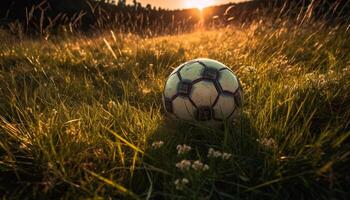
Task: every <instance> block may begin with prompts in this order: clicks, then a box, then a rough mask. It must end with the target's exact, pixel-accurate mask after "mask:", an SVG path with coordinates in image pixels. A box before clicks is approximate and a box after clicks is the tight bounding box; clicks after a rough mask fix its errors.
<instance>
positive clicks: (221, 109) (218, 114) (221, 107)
mask: <svg viewBox="0 0 350 200" xmlns="http://www.w3.org/2000/svg"><path fill="white" fill-rule="evenodd" d="M235 107H236V105H235V99H234V97H233V96H231V95H227V94H221V95H220V96H219V99H218V102H216V104H215V106H214V107H213V109H214V116H215V118H217V119H222V120H224V119H227V118H228V117H230V114H231V113H232V112H233V111H234V109H235Z"/></svg>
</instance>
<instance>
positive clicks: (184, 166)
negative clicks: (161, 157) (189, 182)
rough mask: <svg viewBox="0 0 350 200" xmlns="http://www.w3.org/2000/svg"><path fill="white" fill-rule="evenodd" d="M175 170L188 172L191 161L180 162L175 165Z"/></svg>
mask: <svg viewBox="0 0 350 200" xmlns="http://www.w3.org/2000/svg"><path fill="white" fill-rule="evenodd" d="M175 166H176V167H177V168H179V169H180V170H181V171H188V170H189V169H190V168H191V161H189V160H182V161H180V162H178V163H176V165H175Z"/></svg>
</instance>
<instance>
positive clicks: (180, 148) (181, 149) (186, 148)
mask: <svg viewBox="0 0 350 200" xmlns="http://www.w3.org/2000/svg"><path fill="white" fill-rule="evenodd" d="M191 149H192V148H191V147H190V146H188V145H186V144H183V145H177V146H176V150H177V154H178V155H181V154H185V153H187V152H189V151H191Z"/></svg>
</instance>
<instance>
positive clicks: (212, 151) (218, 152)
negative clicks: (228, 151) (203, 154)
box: [208, 148, 222, 158]
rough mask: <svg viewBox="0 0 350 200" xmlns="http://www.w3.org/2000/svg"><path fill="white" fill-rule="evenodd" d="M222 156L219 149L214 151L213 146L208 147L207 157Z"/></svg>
mask: <svg viewBox="0 0 350 200" xmlns="http://www.w3.org/2000/svg"><path fill="white" fill-rule="evenodd" d="M221 156H222V153H221V152H220V151H215V150H214V149H213V148H209V151H208V158H219V157H221Z"/></svg>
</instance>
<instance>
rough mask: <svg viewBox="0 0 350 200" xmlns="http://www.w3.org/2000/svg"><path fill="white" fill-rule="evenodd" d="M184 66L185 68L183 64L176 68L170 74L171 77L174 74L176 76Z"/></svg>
mask: <svg viewBox="0 0 350 200" xmlns="http://www.w3.org/2000/svg"><path fill="white" fill-rule="evenodd" d="M182 66H183V64H182V65H180V66H178V67H176V68H175V69H174V70H173V71H172V72H171V73H170V76H171V75H173V74H175V73H176V72H177V71H179V69H180V68H181V67H182Z"/></svg>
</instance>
